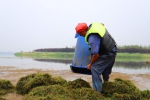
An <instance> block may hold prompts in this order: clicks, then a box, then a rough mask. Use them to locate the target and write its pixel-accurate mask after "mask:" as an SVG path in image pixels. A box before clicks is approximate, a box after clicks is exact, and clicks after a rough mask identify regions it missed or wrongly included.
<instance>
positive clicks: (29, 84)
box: [16, 73, 67, 95]
mask: <svg viewBox="0 0 150 100" xmlns="http://www.w3.org/2000/svg"><path fill="white" fill-rule="evenodd" d="M66 82H67V81H66V80H65V79H63V78H62V77H60V76H56V77H52V75H50V74H47V73H45V74H41V73H36V74H31V75H27V76H25V77H22V78H20V79H19V81H18V82H17V85H16V91H17V93H18V94H22V95H24V94H27V93H28V92H29V91H30V90H32V89H33V88H34V87H37V86H48V85H53V84H60V85H63V84H65V83H66Z"/></svg>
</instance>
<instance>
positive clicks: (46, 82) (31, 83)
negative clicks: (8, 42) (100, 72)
mask: <svg viewBox="0 0 150 100" xmlns="http://www.w3.org/2000/svg"><path fill="white" fill-rule="evenodd" d="M10 90H11V91H10ZM0 91H5V93H4V92H3V93H2V92H0V93H2V94H1V95H0V100H6V99H5V97H4V95H6V94H7V93H10V92H16V93H18V94H19V95H23V96H24V97H23V100H149V98H150V91H149V90H143V91H141V90H139V89H138V88H137V87H136V86H134V85H133V83H132V82H131V81H129V80H122V79H120V78H116V79H115V80H114V81H113V82H104V83H103V88H102V93H101V94H100V93H99V92H97V91H95V90H93V89H92V87H91V86H90V84H89V83H88V82H86V81H85V80H83V79H81V78H78V79H75V80H73V81H66V80H65V79H63V78H62V77H61V76H55V77H53V76H52V75H50V74H48V73H44V74H42V73H35V74H30V75H27V76H25V77H22V78H20V79H19V81H18V82H17V85H16V89H15V87H14V86H12V84H11V83H10V81H7V80H0Z"/></svg>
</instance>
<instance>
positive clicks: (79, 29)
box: [75, 23, 88, 38]
mask: <svg viewBox="0 0 150 100" xmlns="http://www.w3.org/2000/svg"><path fill="white" fill-rule="evenodd" d="M75 30H76V35H75V38H77V37H78V36H79V35H80V36H83V37H85V35H86V33H87V31H88V26H87V24H86V23H78V25H77V26H76V28H75Z"/></svg>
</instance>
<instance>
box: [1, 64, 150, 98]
mask: <svg viewBox="0 0 150 100" xmlns="http://www.w3.org/2000/svg"><path fill="white" fill-rule="evenodd" d="M37 72H40V73H49V74H51V75H53V76H61V77H62V78H64V79H66V80H67V81H72V80H75V79H77V78H82V79H84V80H86V81H88V82H89V83H90V84H91V75H85V74H78V73H73V72H71V70H58V71H57V70H40V69H17V68H15V67H13V66H0V79H6V80H10V81H11V83H12V84H13V85H16V83H17V82H18V80H19V79H20V78H21V77H23V76H26V75H28V74H33V73H37ZM115 78H121V79H124V80H130V81H132V82H133V84H134V85H135V86H137V87H138V88H139V89H140V90H146V89H148V90H150V85H149V84H150V74H124V73H118V72H112V74H111V75H110V81H113V80H114V79H115ZM5 97H6V98H7V99H8V100H22V98H23V96H21V95H17V94H16V93H11V94H8V95H6V96H5Z"/></svg>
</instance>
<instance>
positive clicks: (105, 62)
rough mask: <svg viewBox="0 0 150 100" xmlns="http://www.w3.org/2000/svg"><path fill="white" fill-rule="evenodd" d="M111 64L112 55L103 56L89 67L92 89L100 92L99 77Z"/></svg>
mask: <svg viewBox="0 0 150 100" xmlns="http://www.w3.org/2000/svg"><path fill="white" fill-rule="evenodd" d="M110 63H112V55H103V56H100V57H99V59H98V60H97V61H96V62H94V63H93V65H92V67H91V73H92V85H93V89H95V90H97V91H98V92H101V90H102V79H101V77H100V75H101V74H102V72H103V71H104V70H105V69H106V68H107V66H109V65H110Z"/></svg>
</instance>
